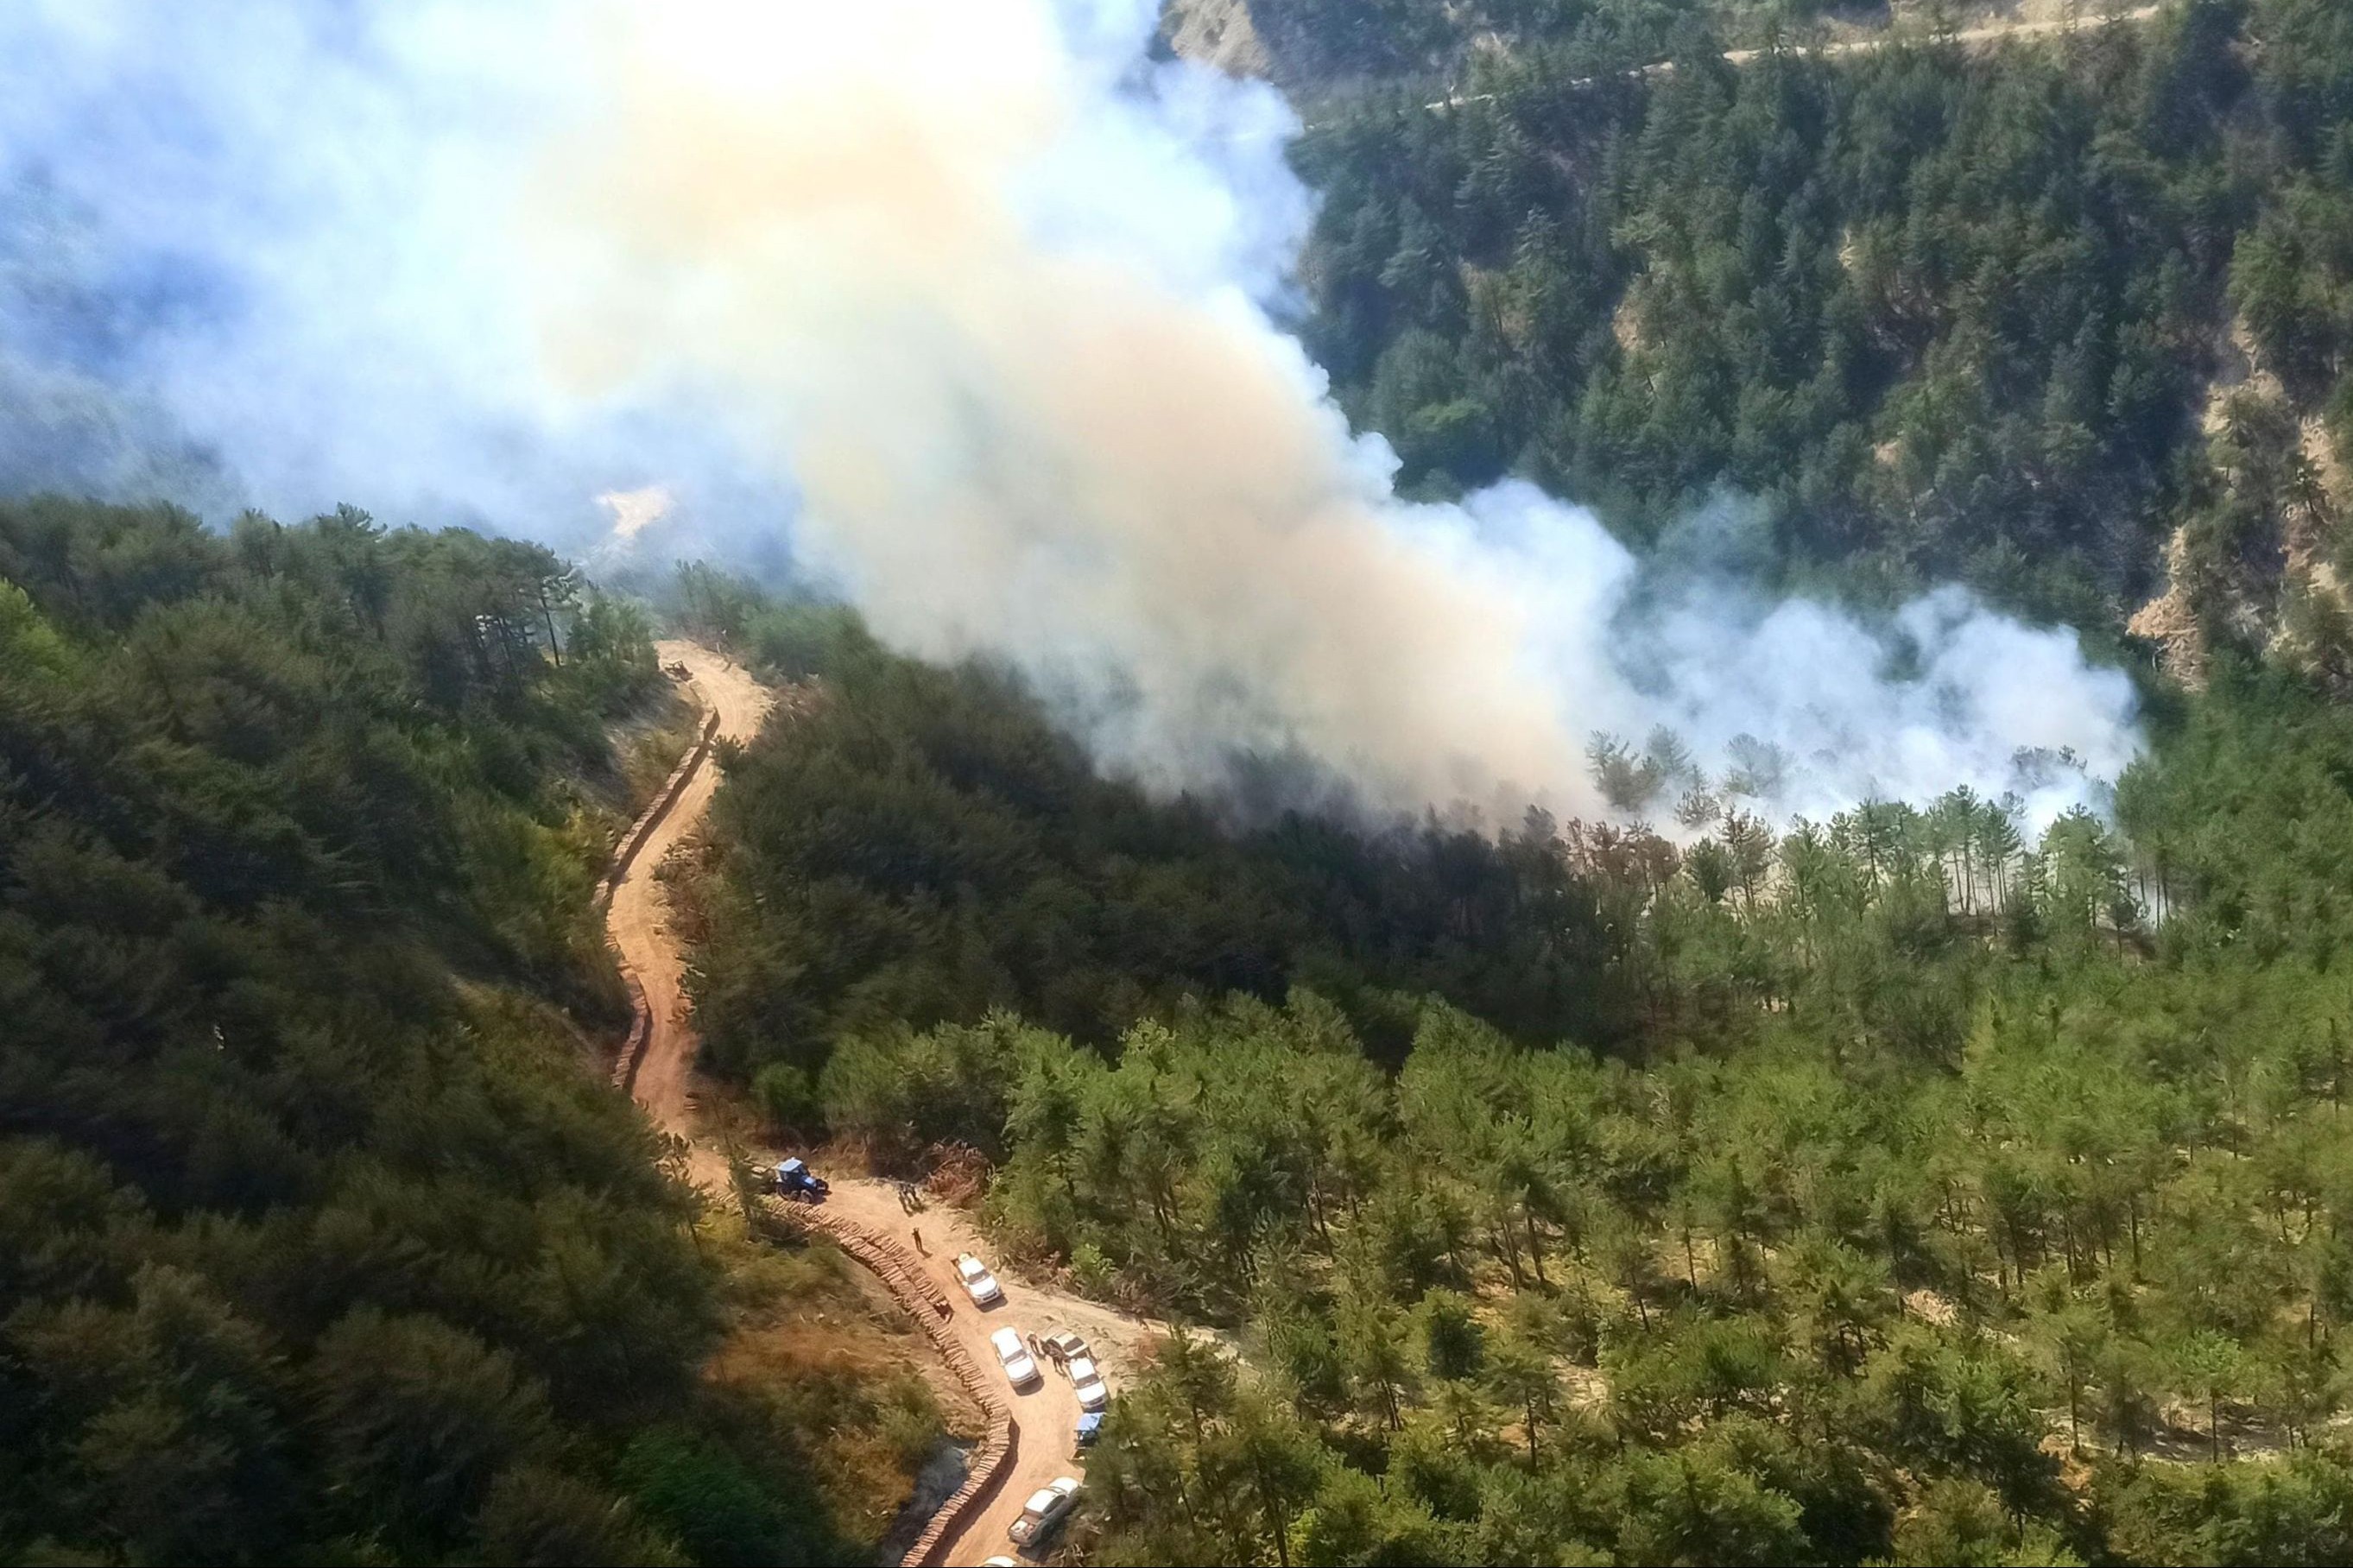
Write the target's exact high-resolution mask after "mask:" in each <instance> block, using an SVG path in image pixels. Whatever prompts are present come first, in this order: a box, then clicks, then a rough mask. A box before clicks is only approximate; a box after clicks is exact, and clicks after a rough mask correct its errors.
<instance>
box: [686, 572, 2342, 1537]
mask: <svg viewBox="0 0 2353 1568" xmlns="http://www.w3.org/2000/svg"><path fill="white" fill-rule="evenodd" d="M696 586H697V587H698V588H699V590H700V591H699V593H698V594H696V595H693V596H692V598H693V602H695V603H697V604H699V605H701V606H702V613H705V614H716V615H717V616H719V617H720V618H721V622H722V623H723V624H721V625H719V626H717V627H716V628H715V629H717V630H719V631H721V632H723V634H725V635H729V636H730V637H733V639H734V640H735V641H736V642H737V644H738V645H739V646H742V647H746V648H747V649H756V650H758V655H759V657H761V658H763V659H764V660H765V662H767V663H768V664H769V666H770V667H771V668H774V669H776V671H777V672H778V673H779V674H780V675H789V676H794V677H798V678H802V679H811V680H813V682H814V687H813V689H814V691H815V693H816V696H815V700H814V702H813V704H812V710H811V711H810V712H809V713H808V714H807V716H806V717H803V718H801V719H799V720H797V721H795V722H793V723H792V724H791V725H789V726H787V727H782V728H779V729H776V730H774V731H771V732H770V733H769V734H768V735H767V736H765V738H764V739H763V740H762V741H761V742H759V743H757V744H756V745H754V747H752V748H750V749H749V750H748V751H747V752H745V753H744V754H743V755H742V756H740V757H737V758H735V759H734V760H733V763H732V764H731V768H732V773H731V782H730V784H729V785H728V787H727V790H726V792H725V794H724V795H723V797H722V800H721V802H720V811H719V816H718V818H717V832H716V833H715V835H714V837H713V841H712V844H711V845H710V847H708V848H707V850H706V855H707V857H708V858H709V862H710V864H709V870H710V872H711V873H712V874H711V875H710V876H709V877H708V879H707V880H706V885H705V889H704V891H703V893H702V910H703V914H704V918H705V919H706V921H707V922H708V935H707V937H706V941H705V945H704V947H703V949H702V968H701V980H700V990H699V1004H700V1006H701V1008H702V1016H703V1017H704V1019H705V1020H706V1023H707V1025H708V1026H709V1027H710V1029H711V1031H712V1034H711V1039H712V1049H713V1052H714V1054H715V1058H716V1061H717V1064H718V1065H720V1066H721V1067H722V1068H723V1070H724V1071H727V1072H729V1073H731V1074H733V1075H734V1076H735V1077H736V1078H737V1079H738V1081H740V1082H743V1083H744V1084H745V1085H746V1087H747V1088H748V1089H751V1090H752V1091H753V1092H754V1094H755V1096H756V1097H757V1098H758V1099H759V1100H761V1101H762V1102H763V1104H764V1107H765V1111H766V1113H767V1115H768V1116H769V1117H770V1118H771V1120H772V1121H774V1122H775V1123H776V1125H777V1126H778V1128H779V1129H780V1130H782V1131H786V1133H787V1134H788V1135H791V1136H797V1137H801V1138H814V1137H819V1136H826V1135H830V1136H833V1137H836V1138H840V1139H843V1140H847V1141H849V1142H851V1143H853V1144H855V1145H858V1146H861V1147H863V1148H864V1149H865V1150H867V1151H868V1152H871V1154H872V1155H874V1156H875V1157H876V1158H878V1159H879V1160H880V1161H881V1163H883V1164H884V1165H885V1166H886V1167H888V1168H891V1169H894V1170H901V1171H908V1172H915V1171H920V1170H922V1169H923V1168H924V1166H925V1165H926V1163H927V1162H928V1161H930V1160H932V1159H934V1158H938V1157H940V1156H941V1155H942V1154H943V1153H944V1152H954V1151H959V1150H962V1149H967V1148H970V1149H977V1150H978V1151H980V1152H982V1153H983V1154H985V1155H987V1157H988V1159H989V1160H990V1161H991V1162H992V1163H995V1164H996V1166H997V1173H996V1177H995V1181H994V1184H993V1186H992V1188H991V1190H990V1193H989V1195H988V1198H987V1214H988V1215H989V1217H990V1220H991V1222H992V1224H993V1225H994V1226H996V1228H997V1237H998V1239H999V1241H1000V1243H1001V1244H1002V1245H1003V1246H1004V1247H1006V1248H1007V1249H1008V1251H1009V1252H1010V1253H1012V1254H1013V1255H1014V1256H1017V1257H1021V1258H1028V1259H1029V1260H1030V1261H1031V1262H1032V1263H1033V1265H1038V1266H1043V1267H1047V1268H1054V1269H1058V1270H1061V1271H1064V1272H1065V1273H1066V1275H1067V1277H1068V1278H1069V1279H1071V1281H1072V1282H1073V1283H1075V1284H1076V1285H1078V1286H1079V1287H1080V1288H1082V1289H1086V1290H1088V1291H1090V1292H1092V1293H1094V1294H1097V1295H1099V1296H1100V1297H1102V1298H1103V1299H1106V1300H1113V1301H1116V1302H1119V1303H1122V1304H1124V1305H1127V1306H1130V1307H1132V1308H1134V1309H1138V1310H1148V1311H1150V1312H1152V1313H1154V1314H1161V1313H1169V1314H1173V1315H1174V1316H1176V1318H1177V1320H1178V1321H1187V1322H1191V1323H1194V1324H1197V1325H1199V1326H1201V1327H1203V1328H1219V1329H1223V1330H1227V1331H1233V1332H1236V1333H1238V1334H1239V1335H1240V1343H1241V1345H1242V1346H1243V1347H1244V1350H1245V1352H1246V1360H1247V1364H1248V1368H1249V1370H1248V1371H1247V1372H1244V1373H1237V1372H1236V1370H1235V1369H1234V1368H1233V1367H1232V1366H1231V1365H1229V1363H1227V1362H1226V1361H1225V1360H1224V1359H1223V1358H1222V1357H1221V1356H1219V1355H1216V1354H1213V1353H1210V1352H1208V1351H1207V1350H1202V1351H1201V1352H1200V1353H1198V1355H1188V1354H1187V1353H1186V1352H1184V1351H1183V1350H1182V1349H1181V1348H1180V1349H1179V1350H1178V1351H1177V1352H1174V1353H1173V1354H1172V1356H1171V1357H1170V1358H1169V1359H1167V1360H1166V1363H1165V1364H1164V1365H1163V1367H1162V1369H1161V1370H1160V1371H1159V1373H1156V1374H1155V1376H1154V1377H1152V1378H1151V1379H1149V1380H1147V1381H1146V1382H1145V1385H1144V1386H1143V1387H1141V1388H1139V1389H1136V1390H1134V1391H1133V1392H1132V1393H1131V1394H1129V1395H1128V1397H1127V1398H1126V1399H1125V1400H1124V1402H1123V1405H1122V1407H1121V1409H1120V1412H1119V1414H1118V1415H1117V1417H1116V1426H1115V1437H1114V1439H1113V1441H1111V1442H1110V1444H1109V1446H1108V1447H1107V1449H1106V1450H1104V1451H1103V1452H1102V1453H1100V1454H1098V1456H1097V1457H1096V1458H1095V1461H1094V1468H1093V1469H1092V1472H1091V1474H1092V1477H1093V1478H1094V1479H1093V1480H1092V1481H1091V1489H1092V1495H1093V1496H1094V1497H1095V1498H1096V1499H1097V1500H1098V1502H1097V1506H1098V1508H1099V1510H1100V1514H1099V1516H1098V1519H1099V1528H1100V1529H1101V1531H1103V1533H1102V1535H1101V1538H1100V1539H1099V1541H1098V1542H1097V1545H1096V1548H1095V1550H1096V1552H1098V1554H1099V1555H1100V1558H1101V1560H1103V1561H1120V1562H1135V1563H1147V1562H1164V1561H1179V1562H1212V1561H1276V1560H1281V1559H1285V1558H1288V1560H1291V1561H1298V1562H1305V1563H1374V1562H1425V1561H1469V1562H1560V1561H1572V1562H1581V1561H1596V1562H1609V1561H1622V1562H1681V1563H1717V1562H1737V1563H1799V1562H1821V1561H1828V1562H1850V1563H1852V1562H1862V1561H1869V1560H1892V1561H1897V1562H1905V1563H1942V1562H1955V1561H1963V1562H1987V1563H1992V1562H2066V1561H2130V1562H2182V1563H2189V1562H2208V1561H2228V1562H2243V1563H2262V1562H2279V1561H2284V1562H2306V1563H2325V1562H2335V1561H2341V1560H2342V1559H2343V1557H2344V1555H2345V1554H2346V1552H2348V1550H2353V1536H2348V1534H2347V1533H2346V1530H2345V1520H2346V1518H2347V1517H2348V1515H2347V1510H2348V1504H2353V1455H2348V1453H2347V1452H2346V1449H2345V1447H2344V1443H2343V1437H2342V1435H2341V1433H2342V1428H2341V1426H2340V1425H2339V1422H2338V1413H2339V1412H2340V1410H2342V1409H2344V1408H2345V1407H2346V1406H2347V1405H2348V1394H2353V1384H2348V1380H2347V1376H2346V1373H2345V1368H2344V1363H2343V1361H2342V1357H2343V1354H2344V1352H2345V1351H2346V1350H2347V1349H2348V1347H2353V1339H2348V1340H2345V1341H2340V1340H2339V1339H2338V1338H2337V1335H2338V1334H2339V1333H2340V1332H2341V1331H2343V1330H2344V1327H2345V1325H2346V1324H2347V1322H2348V1314H2353V1235H2348V1232H2347V1231H2346V1230H2345V1229H2344V1228H2343V1227H2344V1226H2345V1224H2346V1223H2347V1217H2348V1205H2353V1153H2348V1151H2353V1142H2348V1140H2347V1137H2346V1134H2345V1129H2344V1125H2343V1123H2342V1121H2341V1119H2342V1117H2343V1114H2344V1112H2343V1109H2342V1100H2343V1098H2344V1088H2345V1079H2346V1075H2347V1073H2348V1051H2353V975H2348V973H2347V972H2346V968H2345V965H2346V963H2347V959H2348V953H2347V952H2340V951H2339V949H2340V947H2343V946H2345V944H2347V943H2348V941H2353V919H2349V918H2348V917H2349V916H2353V909H2348V905H2347V901H2346V900H2345V899H2344V897H2343V895H2342V892H2341V889H2342V887H2343V885H2344V883H2345V880H2346V877H2347V873H2348V869H2349V868H2353V790H2348V785H2347V783H2346V781H2347V780H2348V779H2353V718H2348V716H2347V715H2346V714H2345V712H2344V711H2343V710H2342V709H2341V708H2339V707H2338V706H2337V705H2336V704H2335V703H2333V702H2332V701H2330V700H2328V699H2327V698H2326V697H2325V696H2323V695H2321V694H2319V693H2316V691H2315V690H2314V689H2312V688H2311V686H2310V685H2309V683H2308V682H2306V681H2305V680H2304V679H2302V678H2300V677H2297V676H2295V675H2292V674H2284V673H2281V672H2277V671H2265V670H2263V669H2260V668H2254V667H2252V666H2245V665H2234V666H2232V667H2230V668H2228V669H2226V670H2225V671H2223V672H2221V673H2219V674H2218V676H2217V678H2216V679H2215V681H2214V683H2213V685H2212V687H2211V689H2210V690H2209V692H2208V693H2207V694H2205V695H2204V696H2203V697H2202V698H2200V700H2198V701H2196V702H2195V703H2194V704H2193V705H2191V706H2190V707H2189V709H2188V710H2186V711H2184V712H2182V713H2181V714H2180V715H2179V716H2178V717H2177V718H2176V719H2175V720H2173V721H2171V722H2170V724H2169V725H2168V731H2167V732H2166V734H2165V735H2164V737H2163V739H2162V742H2161V746H2160V751H2159V754H2158V758H2156V759H2155V760H2152V761H2151V762H2149V763H2144V764H2143V765H2142V766H2140V767H2139V768H2137V769H2136V770H2135V771H2134V773H2131V774H2130V775H2129V776H2128V777H2127V778H2126V780H2125V781H2124V785H2123V788H2122V789H2121V791H2120V793H2119V802H2118V807H2119V810H2118V822H2117V824H2116V826H2114V827H2111V826H2105V825H2104V824H2102V823H2101V822H2099V821H2097V820H2095V819H2094V818H2092V817H2090V816H2082V815H2078V816H2070V817H2066V818H2063V819H2062V820H2060V821H2059V822H2057V823H2056V824H2054V825H2052V826H2051V827H2050V828H2049V829H2048V830H2047V831H2046V832H2045V833H2043V834H2042V836H2041V837H2039V838H2038V837H2032V836H2031V835H2029V834H2028V833H2026V832H2025V831H2024V830H2023V825H2021V824H2020V823H2018V822H2017V821H2016V820H2015V819H2014V818H2013V817H2012V816H2010V812H2009V811H2008V810H2007V809H2006V808H2005V807H2003V806H2002V805H2000V804H1998V803H1987V802H1983V801H1978V800H1975V799H1972V798H1970V797H1968V796H1966V795H1955V796H1953V797H1949V798H1947V800H1945V801H1943V802H1940V803H1938V804H1937V805H1936V806H1935V807H1934V808H1932V809H1928V810H1914V809H1911V808H1906V807H1895V806H1875V807H1866V808H1861V809H1858V810H1856V811H1854V812H1852V813H1850V814H1847V815H1844V816H1839V817H1837V818H1835V819H1834V820H1832V821H1831V822H1828V823H1823V824H1802V823H1801V824H1799V825H1797V826H1795V827H1794V828H1792V829H1791V830H1789V831H1788V832H1785V833H1776V832H1774V831H1772V830H1769V829H1767V828H1764V827H1762V826H1758V825H1754V824H1745V823H1740V822H1735V823H1733V824H1729V825H1725V826H1721V827H1719V828H1718V829H1717V830H1716V831H1715V832H1713V833H1709V834H1705V835H1702V836H1699V837H1694V838H1693V839H1691V840H1690V841H1688V842H1685V843H1683V844H1681V845H1678V844H1677V843H1674V842H1672V841H1670V840H1668V839H1667V838H1665V837H1661V836H1659V835H1657V834H1655V833H1652V832H1651V831H1649V830H1647V829H1644V828H1642V827H1640V826H1562V825H1556V824H1552V823H1549V822H1546V821H1543V820H1542V819H1532V820H1531V821H1530V822H1529V823H1527V824H1525V825H1524V826H1522V827H1521V828H1519V829H1517V830H1515V831H1514V832H1511V833H1507V834H1504V835H1502V836H1501V837H1498V838H1494V839H1490V838H1486V837H1478V836H1473V835H1469V834H1457V833H1451V832H1449V831H1447V830H1445V829H1443V828H1441V827H1440V826H1435V825H1425V826H1422V827H1419V828H1412V827H1400V828H1398V829H1396V830H1393V831H1391V832H1388V833H1387V834H1380V835H1372V836H1361V835H1356V834H1351V833H1348V832H1345V831H1342V830H1338V829H1335V828H1332V827H1330V826H1318V825H1315V824H1312V823H1309V822H1307V821H1304V820H1299V819H1293V820H1290V821H1286V822H1283V823H1282V824H1280V825H1278V826H1271V827H1267V828H1262V829H1256V830H1250V831H1239V832H1238V831H1221V830H1220V829H1219V827H1218V826H1217V824H1216V821H1215V819H1214V818H1213V817H1212V816H1209V815H1208V813H1207V812H1206V810H1205V809H1204V808H1202V807H1200V806H1198V805H1189V804H1186V803H1177V804H1175V805H1151V804H1148V803H1146V802H1145V801H1143V800H1142V799H1140V798H1138V797H1137V796H1135V795H1134V794H1133V793H1132V792H1129V791H1127V790H1125V789H1124V788H1123V787H1121V786H1118V785H1116V784H1108V783H1105V782H1103V781H1102V780H1100V779H1098V778H1095V777H1093V776H1092V774H1091V773H1090V772H1089V771H1088V769H1087V768H1086V766H1085V764H1084V763H1083V761H1082V759H1081V758H1080V757H1079V756H1078V754H1077V753H1076V752H1073V751H1072V750H1071V748H1070V746H1069V745H1068V743H1067V742H1064V741H1062V740H1060V738H1059V737H1058V736H1057V734H1056V733H1055V731H1053V729H1052V727H1051V725H1050V722H1049V721H1048V720H1047V718H1046V716H1045V715H1044V714H1043V713H1042V712H1041V711H1040V710H1039V709H1038V708H1037V707H1036V706H1035V704H1034V703H1032V702H1030V701H1029V700H1026V699H1024V698H1022V697H1021V696H1020V695H1019V694H1018V690H1016V689H1014V688H1012V687H1011V686H1010V684H1009V683H1008V679H1007V678H1005V677H1002V676H1000V675H997V674H994V673H992V672H991V671H989V670H987V669H984V668H965V669H959V670H953V671H944V670H938V669H932V668H923V667H918V666H913V665H911V664H908V663H905V662H904V661H901V660H897V659H894V658H891V657H890V656H888V655H886V654H884V653H882V652H881V650H880V649H878V648H876V647H874V646H873V644H872V643H871V640H870V639H868V638H867V637H865V636H864V635H863V634H862V632H860V629H859V628H858V626H857V625H856V624H855V622H854V620H852V619H851V618H849V617H848V616H845V615H844V614H843V613H841V612H839V611H837V610H833V609H830V608H828V607H824V606H812V605H792V606H784V607H772V606H763V605H758V604H756V603H755V602H754V601H752V600H751V599H750V598H749V597H748V595H734V596H733V597H732V598H730V597H729V596H727V595H723V594H722V593H719V592H715V591H714V584H712V582H711V581H710V580H709V579H704V580H702V582H701V583H700V584H697V585H696ZM2160 863H2161V870H2160V869H2158V866H2159V864H2160ZM2144 876H2146V878H2147V880H2146V882H2144ZM2218 1466H2219V1467H2220V1468H2217V1467H2218Z"/></svg>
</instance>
